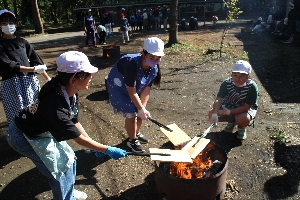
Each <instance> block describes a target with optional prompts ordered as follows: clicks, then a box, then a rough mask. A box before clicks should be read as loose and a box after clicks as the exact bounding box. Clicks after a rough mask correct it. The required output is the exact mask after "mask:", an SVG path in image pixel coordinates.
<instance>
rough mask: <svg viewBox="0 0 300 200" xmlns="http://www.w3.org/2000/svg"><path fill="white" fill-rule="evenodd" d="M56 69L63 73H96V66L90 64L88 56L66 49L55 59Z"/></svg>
mask: <svg viewBox="0 0 300 200" xmlns="http://www.w3.org/2000/svg"><path fill="white" fill-rule="evenodd" d="M56 65H57V71H59V72H65V73H77V72H87V73H91V74H93V73H96V72H97V71H98V68H97V67H94V66H93V65H91V63H90V61H89V59H88V57H87V56H86V55H85V54H84V53H82V52H79V51H67V52H65V53H63V54H61V55H60V56H59V57H58V58H57V59H56Z"/></svg>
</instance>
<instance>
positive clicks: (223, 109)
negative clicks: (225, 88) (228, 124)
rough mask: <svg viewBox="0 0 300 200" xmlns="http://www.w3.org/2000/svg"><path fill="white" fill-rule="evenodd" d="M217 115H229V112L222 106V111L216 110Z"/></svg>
mask: <svg viewBox="0 0 300 200" xmlns="http://www.w3.org/2000/svg"><path fill="white" fill-rule="evenodd" d="M218 114H219V115H230V110H229V109H227V108H226V107H225V106H224V105H223V106H222V110H218Z"/></svg>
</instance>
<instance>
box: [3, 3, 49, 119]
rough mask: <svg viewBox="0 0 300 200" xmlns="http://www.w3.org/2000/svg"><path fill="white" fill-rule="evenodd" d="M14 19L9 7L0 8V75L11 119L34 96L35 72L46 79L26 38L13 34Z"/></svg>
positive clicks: (44, 68)
mask: <svg viewBox="0 0 300 200" xmlns="http://www.w3.org/2000/svg"><path fill="white" fill-rule="evenodd" d="M16 22H17V19H16V17H15V14H14V13H12V12H10V11H9V10H6V9H5V10H0V23H1V24H0V26H1V38H0V66H1V67H0V76H1V77H2V81H1V88H0V89H1V95H2V103H3V108H4V112H5V115H6V119H7V122H8V123H11V122H12V121H13V120H14V118H15V116H16V114H17V113H18V112H19V110H20V109H22V108H25V107H26V106H28V105H29V104H30V103H32V102H33V101H34V100H35V99H36V98H37V96H38V92H39V88H40V83H39V80H38V78H37V76H36V75H35V73H41V74H43V76H44V78H45V79H46V80H48V79H50V77H49V76H48V75H47V73H46V72H45V70H46V69H47V67H46V65H44V62H43V60H42V59H41V58H40V56H39V55H38V54H37V53H36V52H35V51H34V49H33V47H32V46H31V45H30V44H29V42H28V41H27V40H25V39H23V38H20V37H18V36H15V35H14V33H15V31H16Z"/></svg>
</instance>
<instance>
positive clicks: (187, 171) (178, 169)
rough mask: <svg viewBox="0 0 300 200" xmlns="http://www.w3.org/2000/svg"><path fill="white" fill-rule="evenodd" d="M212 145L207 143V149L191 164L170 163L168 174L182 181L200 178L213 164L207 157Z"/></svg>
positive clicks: (212, 147)
mask: <svg viewBox="0 0 300 200" xmlns="http://www.w3.org/2000/svg"><path fill="white" fill-rule="evenodd" d="M212 149H214V145H213V144H212V143H209V144H208V145H207V147H206V148H205V149H204V150H203V151H202V152H201V153H199V154H198V155H197V157H196V158H194V159H193V163H181V162H171V164H170V174H171V175H173V176H177V177H179V178H184V179H192V178H202V177H203V173H204V172H205V171H207V170H208V169H209V168H210V167H211V166H212V164H213V161H212V160H211V158H210V157H208V156H207V154H208V152H209V151H210V150H212Z"/></svg>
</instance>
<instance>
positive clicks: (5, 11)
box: [0, 9, 16, 17]
mask: <svg viewBox="0 0 300 200" xmlns="http://www.w3.org/2000/svg"><path fill="white" fill-rule="evenodd" d="M4 13H8V14H11V15H12V16H14V17H16V16H15V14H14V13H12V12H10V11H9V10H7V9H4V10H0V16H1V15H2V14H4Z"/></svg>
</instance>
